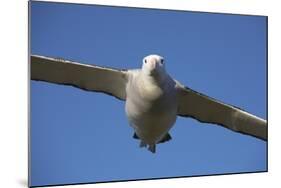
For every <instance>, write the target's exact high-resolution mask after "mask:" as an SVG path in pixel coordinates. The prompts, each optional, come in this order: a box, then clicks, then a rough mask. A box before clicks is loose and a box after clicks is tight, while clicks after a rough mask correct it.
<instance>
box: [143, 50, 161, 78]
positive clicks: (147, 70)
mask: <svg viewBox="0 0 281 188" xmlns="http://www.w3.org/2000/svg"><path fill="white" fill-rule="evenodd" d="M142 72H143V73H144V74H145V75H148V76H153V77H159V76H161V75H165V74H166V70H165V63H164V58H163V57H161V56H159V55H148V56H146V57H144V58H143V63H142Z"/></svg>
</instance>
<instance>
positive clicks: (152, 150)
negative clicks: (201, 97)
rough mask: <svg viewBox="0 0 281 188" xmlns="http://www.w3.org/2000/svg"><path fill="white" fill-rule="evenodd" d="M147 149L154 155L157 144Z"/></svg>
mask: <svg viewBox="0 0 281 188" xmlns="http://www.w3.org/2000/svg"><path fill="white" fill-rule="evenodd" d="M147 149H148V150H149V151H151V152H152V153H155V152H156V144H153V145H149V146H148V148H147Z"/></svg>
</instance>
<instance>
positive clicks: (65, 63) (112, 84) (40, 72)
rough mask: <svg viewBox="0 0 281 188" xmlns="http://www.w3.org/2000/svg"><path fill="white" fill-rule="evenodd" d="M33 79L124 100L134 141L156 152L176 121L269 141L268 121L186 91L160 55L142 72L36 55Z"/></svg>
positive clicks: (147, 62)
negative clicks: (190, 120)
mask: <svg viewBox="0 0 281 188" xmlns="http://www.w3.org/2000/svg"><path fill="white" fill-rule="evenodd" d="M30 60H31V79H32V80H35V81H44V82H50V83H55V84H63V85H69V86H74V87H77V88H80V89H83V90H86V91H95V92H103V93H106V94H109V95H112V96H114V97H116V98H117V99H119V100H123V101H125V112H126V115H127V118H128V122H129V125H130V126H131V127H132V128H133V130H134V134H133V138H135V139H139V140H140V147H145V148H147V149H148V150H149V151H151V152H152V153H155V152H156V145H157V144H159V143H164V142H167V141H169V140H171V138H172V137H171V135H170V134H169V131H170V129H171V128H172V127H173V125H174V124H175V122H176V119H177V116H183V117H190V118H194V119H196V120H198V121H200V122H202V123H211V124H217V125H220V126H223V127H225V128H227V129H230V130H232V131H235V132H239V133H242V134H246V135H250V136H254V137H256V138H258V139H262V140H264V141H266V140H267V121H266V120H264V119H262V118H259V117H257V116H255V115H253V114H251V113H249V112H246V111H245V110H242V109H240V108H237V107H235V106H233V105H229V104H226V103H223V102H221V101H219V100H216V99H214V98H211V97H209V96H207V95H204V94H202V93H200V92H197V91H195V90H192V89H191V88H189V87H187V86H184V85H183V84H181V83H180V82H179V81H177V80H175V79H173V78H172V77H171V76H170V75H169V74H168V73H167V72H166V69H165V64H166V62H165V61H164V58H163V57H162V56H160V55H148V56H146V57H144V58H143V63H142V67H141V68H140V69H131V70H125V69H122V70H118V69H114V68H107V67H101V66H96V65H87V64H81V63H78V62H73V61H69V60H65V59H61V58H53V57H46V56H40V55H31V58H30Z"/></svg>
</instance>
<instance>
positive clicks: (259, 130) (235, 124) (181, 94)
mask: <svg viewBox="0 0 281 188" xmlns="http://www.w3.org/2000/svg"><path fill="white" fill-rule="evenodd" d="M176 82H177V84H176V90H177V94H178V115H179V116H183V117H192V118H194V119H196V120H198V121H200V122H202V123H213V124H217V125H221V126H222V127H225V128H227V129H230V130H233V131H235V132H239V133H243V134H246V135H250V136H254V137H256V138H259V139H262V140H264V141H266V140H267V137H268V127H267V121H266V120H264V119H262V118H259V117H257V116H255V115H253V114H250V113H248V112H246V111H244V110H242V109H239V108H237V107H235V106H232V105H228V104H224V103H222V102H220V101H218V100H216V99H213V98H211V97H208V96H206V95H204V94H202V93H199V92H197V91H194V90H192V89H190V88H188V87H185V86H183V85H182V84H180V83H179V82H178V81H176Z"/></svg>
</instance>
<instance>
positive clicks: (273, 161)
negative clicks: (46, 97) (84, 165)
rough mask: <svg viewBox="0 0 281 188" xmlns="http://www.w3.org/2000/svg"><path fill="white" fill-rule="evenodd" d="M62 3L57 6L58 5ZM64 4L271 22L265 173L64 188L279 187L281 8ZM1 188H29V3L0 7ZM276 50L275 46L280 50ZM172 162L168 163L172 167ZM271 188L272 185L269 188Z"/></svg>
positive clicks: (253, 1) (254, 3)
mask: <svg viewBox="0 0 281 188" xmlns="http://www.w3.org/2000/svg"><path fill="white" fill-rule="evenodd" d="M58 1H61V0H58ZM64 2H76V3H90V4H104V5H120V6H131V7H150V8H164V9H178V10H193V11H206V12H221V13H236V14H254V15H267V16H269V33H268V34H269V54H268V55H269V67H268V68H269V80H268V82H269V173H258V174H243V175H225V176H209V177H195V178H180V179H168V180H151V181H136V182H123V183H104V184H89V185H79V186H68V187H83V188H84V187H103V188H113V187H114V188H115V187H117V188H118V187H122V188H123V187H124V188H126V187H144V186H154V187H216V188H217V187H229V188H231V187H235V188H239V187H255V188H256V187H271V186H273V185H274V187H276V186H277V187H278V184H279V185H280V183H278V182H280V181H278V180H279V177H280V169H281V168H280V159H281V156H280V149H279V148H280V147H279V148H278V144H279V143H278V142H279V141H280V137H281V136H280V134H281V130H280V126H281V125H279V124H278V120H277V118H278V116H280V115H279V114H280V113H281V112H280V110H279V108H278V107H279V106H281V105H280V100H278V99H279V96H281V93H280V89H279V88H280V84H279V83H278V82H279V80H278V79H279V77H280V76H279V75H280V73H279V70H280V63H281V61H280V55H279V54H280V53H281V49H280V47H279V46H280V36H279V35H280V34H281V29H280V26H281V24H280V23H281V20H280V13H279V12H280V8H278V7H280V5H278V1H274V0H220V1H214V0H169V1H168V0H152V1H150V2H148V1H145V0H142V1H141V0H134V1H133V0H130V1H128V0H127V1H126V0H91V1H90V0H80V1H78V0H64ZM0 8H1V10H0V14H1V15H0V24H1V27H0V28H1V29H0V31H1V33H0V45H1V62H0V63H1V69H0V70H1V72H0V83H1V97H0V104H1V118H0V121H1V122H0V126H1V131H0V139H1V141H0V144H1V145H0V147H1V154H0V159H1V160H0V177H1V181H0V187H26V186H27V121H28V118H27V117H28V113H27V104H28V103H27V97H28V94H27V88H28V87H27V80H28V79H27V42H28V39H27V23H28V22H27V18H28V17H27V1H22V0H10V1H4V2H2V4H1V7H0ZM278 44H279V45H278ZM171 162H172V161H171ZM271 184H272V185H271Z"/></svg>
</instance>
